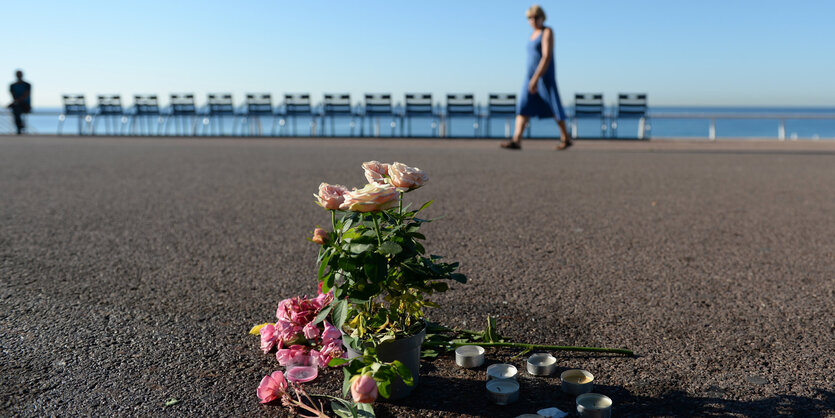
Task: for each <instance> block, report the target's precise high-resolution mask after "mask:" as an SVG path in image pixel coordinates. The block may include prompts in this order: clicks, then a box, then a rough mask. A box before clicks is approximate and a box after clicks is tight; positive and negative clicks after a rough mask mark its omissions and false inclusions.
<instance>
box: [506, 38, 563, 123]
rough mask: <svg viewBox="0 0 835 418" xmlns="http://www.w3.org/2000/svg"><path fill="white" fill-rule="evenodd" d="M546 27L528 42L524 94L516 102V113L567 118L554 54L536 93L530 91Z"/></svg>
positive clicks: (539, 116) (560, 118)
mask: <svg viewBox="0 0 835 418" xmlns="http://www.w3.org/2000/svg"><path fill="white" fill-rule="evenodd" d="M544 32H545V28H542V30H541V31H540V32H539V36H537V37H536V39H533V40H532V41H530V42H528V69H527V77H526V78H525V83H524V84H523V85H522V94H520V95H519V102H518V103H517V104H516V114H517V115H525V116H529V117H534V116H536V117H538V118H540V119H541V118H552V117H554V116H555V115H556V116H557V119H559V120H565V110H564V109H563V108H562V102H561V101H560V93H559V91H558V90H557V70H556V67H555V65H554V56H553V55H552V56H551V62H549V63H548V68H546V69H545V74H542V77H540V78H539V81H538V82H537V92H536V94H533V95H532V94H530V92H528V83H530V81H531V78H532V77H533V74H534V73H535V72H536V67H537V66H539V60H541V59H542V34H543V33H544Z"/></svg>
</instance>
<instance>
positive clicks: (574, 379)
mask: <svg viewBox="0 0 835 418" xmlns="http://www.w3.org/2000/svg"><path fill="white" fill-rule="evenodd" d="M560 380H561V381H562V391H563V392H565V393H570V394H572V395H579V394H581V393H587V392H591V389H592V385H593V383H592V382H594V375H593V374H591V373H589V372H587V371H585V370H579V369H572V370H566V371H564V372H562V374H561V375H560Z"/></svg>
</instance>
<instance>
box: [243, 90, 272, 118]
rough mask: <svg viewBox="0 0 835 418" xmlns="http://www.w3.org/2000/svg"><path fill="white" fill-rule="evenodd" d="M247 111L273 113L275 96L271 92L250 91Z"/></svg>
mask: <svg viewBox="0 0 835 418" xmlns="http://www.w3.org/2000/svg"><path fill="white" fill-rule="evenodd" d="M246 113H247V114H248V115H272V114H273V96H272V95H271V94H270V93H248V94H247V95H246Z"/></svg>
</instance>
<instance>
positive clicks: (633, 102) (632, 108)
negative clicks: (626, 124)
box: [612, 93, 649, 139]
mask: <svg viewBox="0 0 835 418" xmlns="http://www.w3.org/2000/svg"><path fill="white" fill-rule="evenodd" d="M647 110H648V106H647V95H646V94H645V93H620V94H618V107H617V113H615V115H614V117H613V121H612V133H613V134H614V137H615V138H618V122H619V121H620V120H621V119H633V120H635V119H637V120H638V139H645V138H646V131H647V130H648V129H649V127H648V123H647Z"/></svg>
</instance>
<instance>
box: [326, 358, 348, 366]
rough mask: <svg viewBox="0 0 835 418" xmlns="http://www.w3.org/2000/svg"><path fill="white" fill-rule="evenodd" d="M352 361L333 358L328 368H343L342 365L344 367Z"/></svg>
mask: <svg viewBox="0 0 835 418" xmlns="http://www.w3.org/2000/svg"><path fill="white" fill-rule="evenodd" d="M350 361H351V360H348V359H346V358H332V359H331V361H329V362H328V367H337V366H341V365H343V364H345V363H348V362H350Z"/></svg>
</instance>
